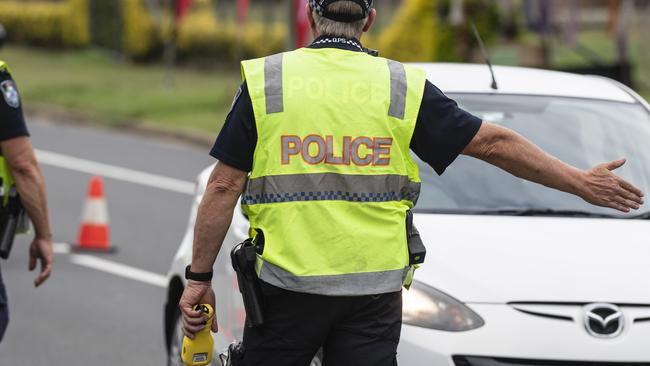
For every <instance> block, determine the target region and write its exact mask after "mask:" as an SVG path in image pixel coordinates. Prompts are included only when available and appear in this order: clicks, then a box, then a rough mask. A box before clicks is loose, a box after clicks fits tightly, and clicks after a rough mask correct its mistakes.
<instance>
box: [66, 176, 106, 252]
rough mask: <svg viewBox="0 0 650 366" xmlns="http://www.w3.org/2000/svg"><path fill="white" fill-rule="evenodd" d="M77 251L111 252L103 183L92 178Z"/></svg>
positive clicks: (98, 179) (97, 178)
mask: <svg viewBox="0 0 650 366" xmlns="http://www.w3.org/2000/svg"><path fill="white" fill-rule="evenodd" d="M75 249H77V250H92V251H99V252H112V251H114V250H115V249H114V248H112V247H111V240H110V234H109V229H108V208H107V207H106V198H105V197H104V181H103V180H102V178H101V177H97V176H94V177H92V178H91V179H90V184H89V186H88V195H87V197H86V203H85V204H84V210H83V215H82V218H81V227H80V228H79V239H78V241H77V245H76V246H75Z"/></svg>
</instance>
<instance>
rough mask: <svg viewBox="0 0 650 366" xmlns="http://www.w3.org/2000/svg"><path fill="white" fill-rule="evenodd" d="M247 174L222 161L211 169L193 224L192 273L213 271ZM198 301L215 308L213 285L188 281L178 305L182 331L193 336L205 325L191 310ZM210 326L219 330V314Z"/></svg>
mask: <svg viewBox="0 0 650 366" xmlns="http://www.w3.org/2000/svg"><path fill="white" fill-rule="evenodd" d="M247 177H248V173H246V172H244V171H241V170H239V169H236V168H233V167H231V166H229V165H227V164H224V163H221V162H219V163H217V165H216V166H215V168H214V170H213V171H212V174H211V175H210V179H209V180H208V185H207V187H206V189H205V193H204V194H203V199H202V200H201V204H200V205H199V211H198V213H197V217H196V224H195V226H194V247H193V250H192V265H191V268H190V270H191V271H192V272H195V273H207V272H210V271H212V267H213V265H214V261H215V259H216V258H217V254H219V250H220V249H221V244H222V243H223V239H224V238H225V237H226V233H227V232H228V228H229V227H230V223H231V221H232V215H233V211H234V209H235V207H236V206H237V200H238V199H239V196H240V195H241V193H242V192H243V191H244V186H245V185H246V179H247ZM199 303H208V304H210V305H212V308H213V309H216V307H215V298H214V292H213V291H212V287H211V284H210V283H209V282H198V281H191V280H189V281H188V283H187V286H186V287H185V291H184V292H183V296H182V297H181V300H180V302H179V307H180V309H181V313H182V315H183V317H182V320H183V332H184V333H185V335H187V336H188V337H191V338H192V337H193V336H194V334H195V333H196V332H198V331H199V330H201V329H202V328H203V327H204V324H205V319H203V317H204V314H202V313H201V312H198V311H194V310H192V307H193V306H194V305H196V304H199ZM211 325H212V330H213V331H215V332H216V331H217V318H216V317H213V323H212V324H211Z"/></svg>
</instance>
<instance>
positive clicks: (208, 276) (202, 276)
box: [185, 265, 212, 282]
mask: <svg viewBox="0 0 650 366" xmlns="http://www.w3.org/2000/svg"><path fill="white" fill-rule="evenodd" d="M190 267H191V265H190V266H187V267H185V279H186V280H192V281H199V282H210V281H212V271H210V272H205V273H196V272H192V271H190Z"/></svg>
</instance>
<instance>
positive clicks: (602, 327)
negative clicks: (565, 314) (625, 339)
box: [584, 303, 625, 338]
mask: <svg viewBox="0 0 650 366" xmlns="http://www.w3.org/2000/svg"><path fill="white" fill-rule="evenodd" d="M584 314H585V315H584V323H585V328H586V329H587V332H588V333H589V334H591V335H592V336H594V337H598V338H614V337H617V336H619V335H620V334H621V332H622V331H623V328H624V327H625V318H624V316H623V313H622V312H621V309H619V307H618V306H616V305H613V304H602V303H597V304H589V305H586V306H585V307H584Z"/></svg>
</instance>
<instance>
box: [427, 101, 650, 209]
mask: <svg viewBox="0 0 650 366" xmlns="http://www.w3.org/2000/svg"><path fill="white" fill-rule="evenodd" d="M450 97H451V98H453V99H455V100H456V101H457V102H458V104H459V105H460V106H461V107H463V108H464V109H465V110H468V111H470V112H472V113H474V114H475V115H477V116H479V117H481V118H482V119H483V120H486V121H491V122H494V123H497V124H499V125H502V126H505V127H508V128H510V129H513V130H515V131H517V132H519V133H520V134H522V135H523V136H525V137H526V138H528V139H530V140H531V141H533V142H534V143H535V144H537V145H538V146H540V147H541V148H542V149H544V150H545V151H547V152H548V153H550V154H552V155H554V156H556V157H558V158H559V159H561V160H563V161H565V162H567V163H569V164H571V165H573V166H575V167H578V168H580V169H588V168H591V167H593V166H594V165H596V164H599V163H603V162H609V161H611V160H615V159H617V158H620V157H626V158H627V163H626V164H625V165H624V166H623V167H621V168H619V169H617V170H616V174H618V175H620V176H621V177H623V178H624V179H626V180H628V181H629V182H631V183H633V184H635V185H636V186H637V187H639V188H640V189H641V190H642V191H644V192H645V193H646V194H648V193H650V163H649V161H650V114H649V113H648V111H647V110H646V109H645V108H644V107H643V106H642V105H640V104H630V103H621V102H610V101H602V100H591V99H578V98H562V97H545V96H512V95H507V96H506V95H486V94H452V95H450ZM416 161H418V164H419V165H420V175H421V178H422V193H421V195H420V199H419V201H418V203H417V206H416V211H419V212H434V213H435V212H442V213H461V214H462V213H482V214H526V213H528V214H531V215H534V214H545V213H546V214H559V215H563V213H564V214H566V216H612V217H632V216H636V215H639V214H642V213H645V212H648V211H650V205H649V204H647V203H645V204H644V205H643V206H642V207H641V209H640V210H638V211H636V212H634V213H629V214H623V213H619V212H618V211H615V210H612V209H606V208H600V207H595V206H592V205H589V204H587V203H586V202H584V201H583V200H582V199H580V198H578V197H575V196H572V195H570V194H567V193H563V192H559V191H555V190H552V189H548V188H546V187H543V186H541V185H539V184H535V183H532V182H528V181H525V180H523V179H520V178H517V177H514V176H512V175H510V174H508V173H506V172H504V171H502V170H500V169H498V168H496V167H493V166H491V165H489V164H486V163H484V162H482V161H479V160H477V159H473V158H470V157H467V156H462V155H461V156H460V157H458V159H457V160H456V161H455V162H454V163H453V164H452V165H451V166H449V168H447V171H446V172H445V173H444V174H443V175H442V176H440V177H438V176H437V174H435V172H434V171H433V169H431V168H430V167H429V166H428V165H426V164H425V163H423V162H422V161H420V160H417V158H416Z"/></svg>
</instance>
